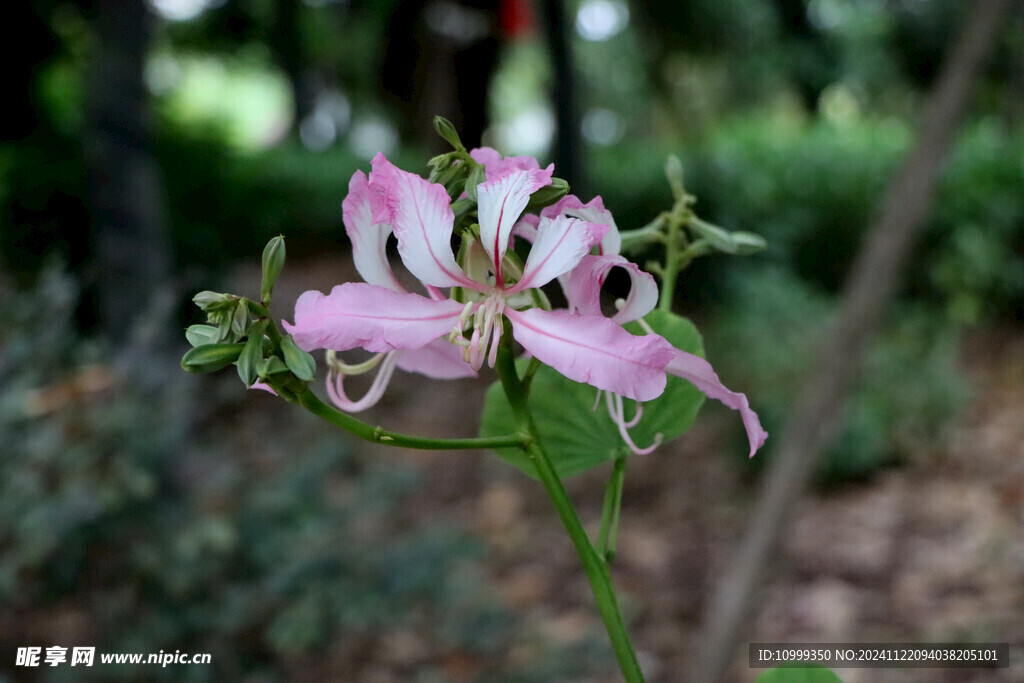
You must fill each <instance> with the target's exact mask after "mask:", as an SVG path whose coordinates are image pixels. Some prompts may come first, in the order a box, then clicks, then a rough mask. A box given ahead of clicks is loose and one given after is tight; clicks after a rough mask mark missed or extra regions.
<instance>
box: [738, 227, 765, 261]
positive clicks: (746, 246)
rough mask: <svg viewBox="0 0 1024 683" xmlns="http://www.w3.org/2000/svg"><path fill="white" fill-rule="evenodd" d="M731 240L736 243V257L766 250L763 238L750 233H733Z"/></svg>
mask: <svg viewBox="0 0 1024 683" xmlns="http://www.w3.org/2000/svg"><path fill="white" fill-rule="evenodd" d="M732 240H733V242H735V243H736V255H737V256H750V255H751V254H757V253H758V252H762V251H764V250H765V249H767V248H768V243H767V242H765V241H764V238H763V237H761V236H760V235H755V234H754V233H752V232H734V233H732Z"/></svg>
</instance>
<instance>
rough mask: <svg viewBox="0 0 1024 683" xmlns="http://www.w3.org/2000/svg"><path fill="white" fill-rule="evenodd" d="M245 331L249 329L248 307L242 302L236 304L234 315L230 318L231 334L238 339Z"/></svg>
mask: <svg viewBox="0 0 1024 683" xmlns="http://www.w3.org/2000/svg"><path fill="white" fill-rule="evenodd" d="M247 329H249V307H248V306H247V305H246V303H245V301H244V300H243V301H239V302H238V304H237V305H236V306H235V311H234V314H233V315H232V316H231V332H232V333H233V334H234V335H235V337H236V338H238V337H241V336H242V335H244V334H245V331H246V330H247Z"/></svg>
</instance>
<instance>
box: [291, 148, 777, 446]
mask: <svg viewBox="0 0 1024 683" xmlns="http://www.w3.org/2000/svg"><path fill="white" fill-rule="evenodd" d="M473 158H474V159H475V160H476V161H477V162H479V163H484V164H485V165H486V175H485V178H486V180H485V182H483V183H481V184H480V185H478V186H477V188H476V194H477V217H478V226H474V227H473V229H472V232H471V233H467V234H464V235H463V240H464V244H463V246H462V249H461V250H460V253H459V258H456V256H455V254H454V252H453V251H452V247H451V242H452V237H453V230H454V214H453V212H452V209H451V205H450V200H449V196H448V193H447V192H446V191H445V188H444V187H443V186H441V185H438V184H432V183H429V182H428V181H426V180H424V179H423V178H421V177H419V176H417V175H415V174H412V173H407V172H405V171H402V170H400V169H398V168H396V167H395V166H394V165H392V164H391V163H390V162H388V161H387V160H386V159H385V158H384V157H383V156H382V155H378V156H377V157H376V158H375V159H374V160H373V170H372V172H371V174H370V178H369V180H368V181H367V180H366V179H365V177H364V176H363V175H362V173H357V174H356V176H354V177H353V179H352V183H351V184H350V194H349V197H348V198H347V199H346V206H345V211H346V216H345V223H346V228H347V229H348V231H349V234H350V237H351V239H352V241H353V252H354V254H355V258H356V265H357V267H358V269H359V272H360V274H361V275H362V276H363V278H364V279H365V280H366V282H364V283H346V284H342V285H338V286H336V287H335V288H334V289H333V290H331V292H330V294H327V295H324V294H322V293H320V292H315V291H311V292H306V293H304V294H303V295H302V296H301V297H300V298H299V300H298V302H297V303H296V308H295V324H294V325H290V324H288V323H285V326H286V328H287V329H288V331H289V332H290V333H291V334H292V335H293V336H294V338H295V341H296V342H297V343H298V345H299V346H300V347H302V348H303V349H305V350H307V351H312V350H314V349H330V350H335V351H345V350H349V349H355V348H362V349H366V350H368V351H371V352H375V353H380V354H390V353H395V352H403V353H404V354H409V353H411V352H415V353H424V352H426V353H437V354H441V355H443V356H444V363H445V366H446V367H447V364H448V362H449V361H451V359H452V356H451V350H452V349H455V348H458V349H461V352H462V360H463V361H464V362H465V363H466V364H467V365H468V368H472V369H473V370H476V369H479V368H480V367H482V365H483V364H484V363H485V362H486V363H488V364H489V365H491V366H492V367H493V365H494V363H495V360H496V354H497V348H498V344H499V342H500V339H501V336H502V334H503V328H504V325H503V319H507V320H508V321H509V322H510V323H511V328H512V334H513V337H514V338H515V340H516V341H517V342H519V344H520V345H521V346H522V347H523V348H524V349H525V351H526V352H527V353H529V354H531V355H532V356H533V357H535V358H537V359H538V360H539V361H541V362H543V363H545V364H547V365H549V366H551V367H552V368H554V369H555V370H557V371H558V372H560V373H562V374H563V375H565V376H566V377H568V378H569V379H572V380H574V381H577V382H584V383H587V384H590V385H592V386H594V387H597V388H598V389H601V390H604V391H606V392H608V400H609V401H610V403H609V407H610V410H612V413H613V416H614V415H615V414H616V412H615V408H617V409H618V412H617V414H618V416H619V419H618V420H617V422H618V424H619V427H620V432H621V433H622V434H623V437H624V439H626V440H627V443H629V444H630V446H631V447H632V448H633V449H634V450H638V449H636V447H635V445H633V444H632V442H631V441H630V440H629V439H628V434H627V432H626V428H628V427H629V426H630V423H629V422H627V421H626V420H625V417H624V416H623V414H622V403H621V399H622V398H623V397H624V398H629V399H633V400H635V401H638V402H643V401H649V400H651V399H654V398H656V397H658V396H659V395H660V394H661V393H662V392H663V391H664V389H665V385H666V375H667V374H672V375H676V376H679V377H683V378H685V379H687V380H688V381H690V382H692V383H693V384H694V385H695V386H697V388H698V389H700V390H701V391H703V392H704V393H706V394H707V395H708V396H710V397H712V398H716V399H718V400H720V401H722V402H723V403H725V404H726V405H728V406H729V407H731V408H733V409H736V410H739V411H740V413H741V414H742V416H743V422H744V425H745V427H746V429H747V435H748V438H749V441H750V453H751V455H753V453H754V452H755V451H756V450H757V448H759V447H760V446H761V444H762V443H763V442H764V439H765V438H766V436H767V434H766V433H765V432H764V430H763V429H761V425H760V423H759V421H758V419H757V416H756V414H754V412H753V411H752V410H751V409H750V407H749V404H748V403H747V399H746V397H745V396H743V395H742V394H737V393H734V392H731V391H729V390H728V389H726V388H725V387H724V386H723V385H722V383H721V382H720V381H719V379H718V377H717V375H716V374H715V372H714V370H713V369H712V368H711V366H710V364H708V363H707V361H705V360H704V359H703V358H700V357H698V356H694V355H692V354H689V353H686V352H684V351H680V350H678V349H676V348H674V347H673V346H672V345H671V344H670V343H669V342H668V341H667V340H666V339H665V338H664V337H661V336H660V335H657V334H654V333H653V332H651V333H648V334H645V335H633V334H631V333H629V332H628V331H626V330H625V329H624V328H623V327H622V326H621V325H622V323H625V322H628V321H629V320H635V319H638V318H640V317H641V316H643V315H645V314H646V313H648V312H649V311H650V310H651V309H652V308H653V306H654V303H655V302H656V300H657V287H656V285H655V284H654V281H653V278H651V276H650V275H649V274H647V273H644V272H643V271H641V270H640V269H639V268H638V267H637V266H636V265H635V264H632V263H630V262H629V261H627V260H626V259H625V258H623V257H622V256H620V255H619V254H618V249H619V244H620V241H619V237H618V230H617V229H616V228H615V226H614V221H613V220H612V219H611V214H609V213H608V212H607V211H605V209H604V207H603V206H602V205H601V204H600V200H596V201H595V202H591V203H590V204H586V205H584V204H582V203H581V202H580V201H579V200H578V199H576V198H574V197H572V198H570V197H567V198H565V199H563V200H562V201H560V202H559V203H558V204H556V205H555V206H553V207H549V208H548V209H546V210H545V211H544V212H542V214H541V216H539V217H535V216H534V217H522V214H523V211H524V209H525V208H526V205H527V203H528V202H529V200H530V195H531V194H533V193H534V192H536V191H537V190H539V189H540V188H542V187H545V186H546V185H549V184H550V183H551V174H552V170H553V169H552V167H550V166H549V167H548V168H546V169H541V168H540V167H539V165H538V164H537V163H536V161H535V160H532V159H531V158H529V157H518V158H512V159H504V160H503V159H502V158H501V157H500V156H498V155H497V153H496V152H493V150H486V149H484V150H474V151H473ZM391 232H393V233H394V235H395V237H396V239H397V242H398V253H399V255H400V256H401V259H402V261H403V263H404V264H405V266H406V268H407V269H408V270H409V271H410V272H411V273H412V274H413V275H414V276H416V278H417V279H419V280H420V281H421V282H422V283H423V284H424V285H425V288H426V291H427V293H428V296H422V295H420V294H416V293H411V292H407V291H405V290H404V289H403V288H402V287H401V286H400V285H399V284H398V283H397V280H395V278H394V275H393V273H392V272H391V269H390V267H389V266H388V265H387V260H386V256H385V253H384V246H385V243H386V240H387V238H388V236H389V234H390V233H391ZM514 234H515V235H519V236H522V237H525V238H526V239H527V240H528V241H530V242H532V246H531V248H530V251H529V255H528V256H527V258H526V261H525V263H522V264H521V263H520V261H519V260H518V258H517V257H516V256H515V254H514V253H513V252H511V250H510V246H511V244H512V241H513V235H514ZM592 251H596V252H597V253H591V252H592ZM614 267H620V268H623V269H625V270H626V272H627V273H628V274H629V276H630V278H631V281H632V288H631V292H630V295H629V297H628V298H627V299H626V301H625V302H623V305H622V307H621V308H620V310H619V311H618V312H617V313H616V314H615V315H613V316H612V317H606V316H605V315H603V314H602V312H601V310H600V305H599V296H600V287H601V284H602V282H603V281H604V278H605V277H606V275H607V273H608V271H609V270H610V269H611V268H614ZM556 278H558V279H559V280H560V282H561V283H562V286H563V289H564V291H565V293H566V296H567V299H568V300H569V304H570V306H569V308H568V309H562V310H546V309H545V308H544V307H541V306H538V302H546V298H545V297H544V296H543V294H541V293H540V290H539V288H540V287H543V286H544V285H546V284H548V283H549V282H551V281H552V280H554V279H556ZM445 289H447V290H448V291H449V294H448V295H444V294H443V293H442V291H443V290H445ZM452 345H454V346H452ZM445 347H446V348H447V351H442V350H441V349H442V348H445ZM402 358H407V356H401V357H400V358H399V359H398V360H397V361H396V362H398V363H401V359H402ZM421 360H422V363H421V362H420V361H421ZM426 362H427V359H426V358H422V359H419V358H417V362H416V363H414V367H413V368H412V369H414V370H417V369H418V370H419V371H421V372H424V371H426V367H425V363H426ZM467 365H464V366H463V367H467ZM384 369H385V370H388V369H389V368H387V367H385V368H384ZM446 372H447V371H446ZM448 376H451V375H450V374H449V375H448ZM616 401H617V403H616ZM636 419H637V417H634V419H633V421H632V422H633V423H635V420H636Z"/></svg>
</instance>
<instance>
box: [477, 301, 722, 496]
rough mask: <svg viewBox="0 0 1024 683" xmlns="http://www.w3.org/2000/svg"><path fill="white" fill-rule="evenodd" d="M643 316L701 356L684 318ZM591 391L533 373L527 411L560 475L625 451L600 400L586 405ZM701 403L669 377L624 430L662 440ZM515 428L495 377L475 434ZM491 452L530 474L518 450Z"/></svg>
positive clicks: (550, 374) (641, 438) (630, 407)
mask: <svg viewBox="0 0 1024 683" xmlns="http://www.w3.org/2000/svg"><path fill="white" fill-rule="evenodd" d="M646 320H647V322H648V324H650V325H651V327H652V328H653V329H654V330H655V331H656V332H657V333H659V334H661V335H662V336H664V337H665V338H666V339H668V340H669V341H670V342H671V343H672V344H673V345H674V346H675V347H676V348H679V349H682V350H683V351H689V352H690V353H695V354H698V355H703V347H702V344H701V339H700V334H699V333H698V332H697V329H696V328H695V327H694V326H693V324H692V323H690V321H688V320H686V319H685V318H681V317H679V316H677V315H674V314H672V313H665V312H662V311H652V312H651V313H650V314H648V315H647V317H646ZM627 329H629V331H630V332H633V333H634V334H639V333H641V332H640V326H639V325H638V324H636V323H631V324H630V325H628V326H627ZM528 364H529V361H527V360H521V361H519V362H518V363H517V364H516V366H517V368H518V369H519V371H520V374H522V372H523V370H525V368H526V367H527V365H528ZM596 393H597V390H596V389H595V388H594V387H592V386H590V385H587V384H580V383H578V382H573V381H572V380H570V379H567V378H566V377H564V376H562V375H561V374H559V373H558V372H556V371H555V370H553V369H551V368H549V367H547V366H544V367H541V369H540V370H538V371H537V374H536V375H535V376H534V378H533V382H532V384H531V387H530V398H529V406H530V411H531V412H532V413H533V418H534V421H535V422H536V424H537V430H538V431H539V432H540V437H541V440H542V442H543V445H544V447H545V449H546V450H547V452H548V455H549V456H550V457H551V460H552V462H553V463H554V466H555V469H556V470H557V471H558V474H559V475H560V476H562V477H568V476H572V475H574V474H579V473H580V472H584V471H586V470H588V469H591V468H593V467H596V466H598V465H600V464H601V463H603V462H605V461H607V460H612V459H614V458H615V456H616V454H618V453H622V452H628V449H627V448H626V446H625V444H624V443H623V441H622V438H621V437H620V436H619V432H618V428H617V427H616V426H615V424H614V423H613V422H612V420H611V418H610V417H609V416H608V411H607V409H606V408H605V406H604V401H603V400H602V401H601V404H600V405H599V406H598V407H597V409H596V410H591V408H593V406H594V398H595V396H596ZM703 402H704V394H702V393H701V392H699V391H697V389H696V388H695V387H694V386H693V385H691V384H690V383H689V382H687V381H685V380H683V379H679V378H678V377H669V378H668V383H667V386H666V388H665V393H663V394H662V395H661V396H659V397H658V398H656V399H654V400H653V401H648V402H647V403H645V404H644V407H643V411H644V412H643V417H642V419H641V420H640V422H639V423H638V424H637V425H636V426H635V427H633V428H632V429H630V430H629V433H630V435H631V436H632V437H633V440H634V442H635V443H636V444H637V445H638V446H641V447H643V446H647V445H649V444H650V443H652V442H653V441H654V438H655V435H656V434H658V433H661V434H662V435H663V437H664V440H665V442H668V441H670V440H672V439H674V438H676V437H678V436H680V435H682V434H683V433H684V432H686V430H687V429H689V428H690V425H691V424H693V420H694V418H695V417H696V416H697V411H698V410H700V406H701V404H703ZM625 403H626V404H627V407H626V415H627V417H631V416H632V415H633V412H634V410H635V402H634V401H629V400H627V401H626V402H625ZM516 428H517V427H516V424H515V421H514V419H513V417H512V413H511V409H510V408H509V405H508V401H507V400H506V399H505V392H504V390H503V389H502V387H501V384H500V383H497V382H496V383H494V384H493V385H491V387H490V389H488V391H487V396H486V398H485V401H484V412H483V417H482V420H481V425H480V435H481V436H498V435H500V434H508V433H511V432H514V431H516ZM497 453H498V455H500V456H501V457H502V458H504V459H505V460H507V461H508V462H509V463H511V464H512V465H514V466H516V467H518V468H519V469H521V470H522V471H523V472H525V473H526V474H528V475H530V476H531V477H534V478H536V472H535V471H534V468H533V465H532V464H531V463H530V461H529V460H528V459H527V458H526V456H525V454H524V453H523V452H522V450H520V449H518V448H505V449H500V450H498V451H497Z"/></svg>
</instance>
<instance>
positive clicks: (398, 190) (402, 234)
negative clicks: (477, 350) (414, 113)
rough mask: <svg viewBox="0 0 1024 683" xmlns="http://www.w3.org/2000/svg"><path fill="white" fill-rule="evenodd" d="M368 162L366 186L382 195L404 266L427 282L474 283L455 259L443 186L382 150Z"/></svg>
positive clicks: (451, 223) (446, 284) (444, 284)
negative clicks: (370, 168) (397, 162)
mask: <svg viewBox="0 0 1024 683" xmlns="http://www.w3.org/2000/svg"><path fill="white" fill-rule="evenodd" d="M372 163H373V172H372V173H371V174H370V186H371V187H373V188H375V189H378V190H379V191H380V192H381V194H382V195H383V197H384V201H385V202H386V204H387V207H388V210H389V211H390V213H391V220H392V227H393V229H394V231H395V237H397V238H398V253H399V254H400V255H401V257H402V261H403V263H405V266H406V268H408V269H409V271H410V272H411V273H412V274H413V275H415V276H416V277H417V278H419V279H420V280H421V281H422V282H423V283H424V284H427V285H434V286H435V287H457V286H469V287H474V288H476V287H478V286H479V285H477V284H476V283H474V282H473V281H472V280H470V279H469V278H467V277H466V275H465V273H463V272H462V269H461V268H459V264H458V263H456V262H455V254H453V253H452V247H451V238H452V227H453V226H454V223H455V216H454V214H452V207H451V205H450V204H449V200H448V193H447V192H445V189H444V187H443V186H441V185H437V184H434V183H429V182H427V181H426V180H424V179H423V178H421V177H419V176H418V175H416V174H415V173H407V172H405V171H403V170H401V169H399V168H398V167H396V166H395V165H394V164H392V163H391V162H390V161H388V160H387V159H385V158H384V155H383V154H378V155H377V156H376V157H374V159H373V162H372Z"/></svg>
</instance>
